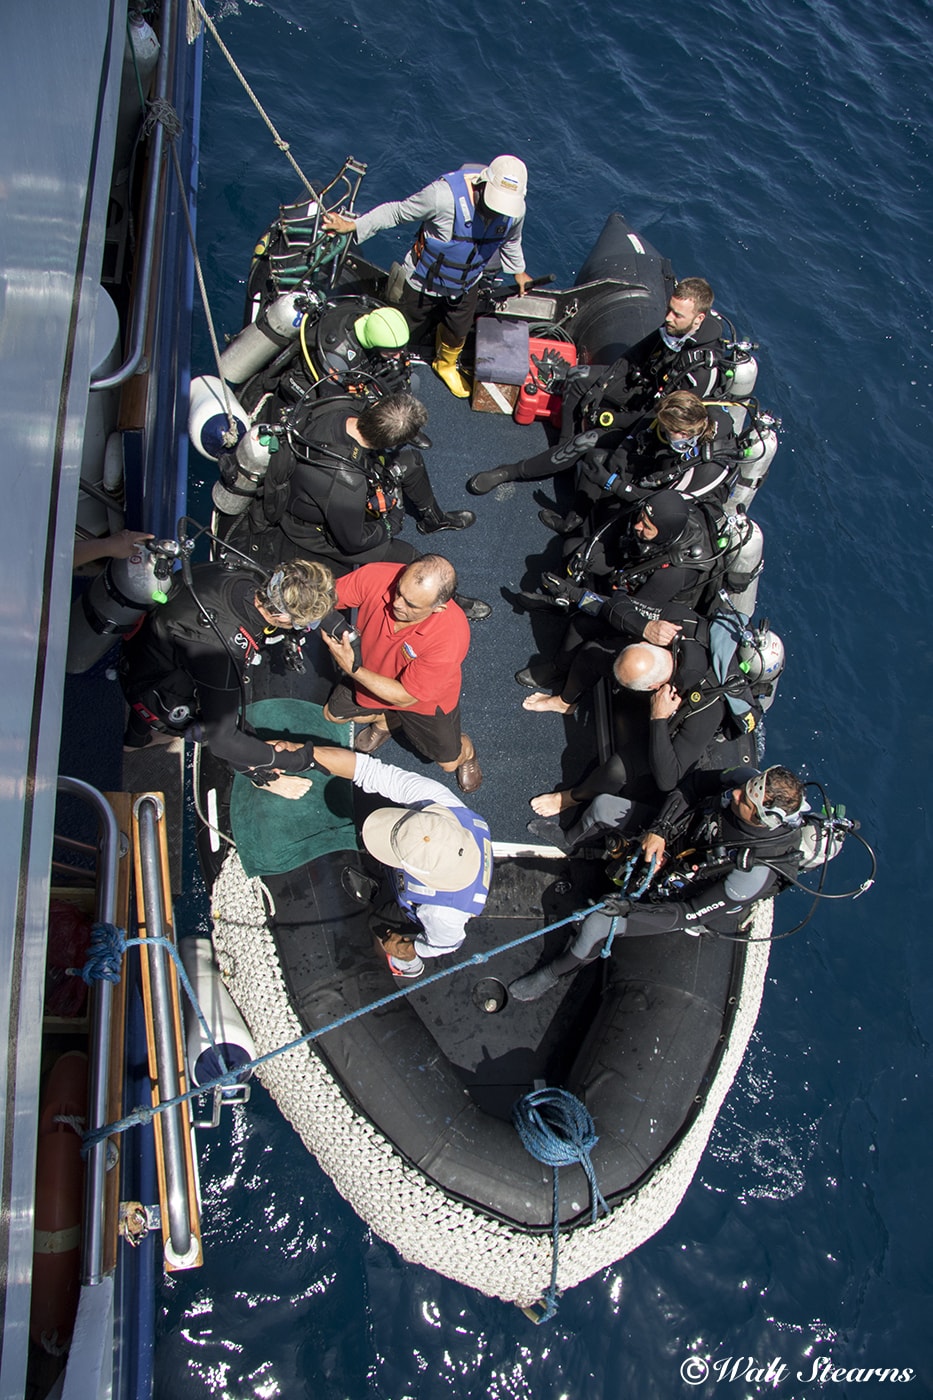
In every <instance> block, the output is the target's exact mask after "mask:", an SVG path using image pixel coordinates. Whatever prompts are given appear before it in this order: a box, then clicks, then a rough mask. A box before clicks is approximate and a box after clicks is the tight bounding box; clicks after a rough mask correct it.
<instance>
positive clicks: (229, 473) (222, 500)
mask: <svg viewBox="0 0 933 1400" xmlns="http://www.w3.org/2000/svg"><path fill="white" fill-rule="evenodd" d="M278 445H279V441H278V438H277V437H276V435H275V432H274V431H273V429H272V428H269V427H267V426H266V425H265V424H264V423H257V424H255V425H254V426H253V427H252V428H250V430H249V432H248V433H246V434H245V435H244V436H243V437H241V438H240V441H239V442H238V443H237V445H236V451H234V452H225V453H224V454H223V456H222V457H221V458H220V460H219V462H218V468H219V471H220V480H219V481H215V482H214V485H213V486H212V487H211V497H212V499H213V502H214V505H215V506H216V507H217V509H218V510H219V511H220V512H221V514H222V515H242V514H243V512H244V511H245V510H247V509H248V507H249V504H250V502H251V501H252V500H253V498H254V497H255V496H256V494H257V493H258V491H259V489H260V487H261V486H262V483H263V480H264V478H265V475H266V468H267V467H268V465H269V462H270V460H271V456H272V453H273V452H275V451H276V450H277V449H278Z"/></svg>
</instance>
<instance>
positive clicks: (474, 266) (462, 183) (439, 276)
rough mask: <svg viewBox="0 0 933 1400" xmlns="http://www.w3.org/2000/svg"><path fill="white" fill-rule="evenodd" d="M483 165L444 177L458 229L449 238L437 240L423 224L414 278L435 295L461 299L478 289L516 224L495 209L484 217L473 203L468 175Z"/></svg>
mask: <svg viewBox="0 0 933 1400" xmlns="http://www.w3.org/2000/svg"><path fill="white" fill-rule="evenodd" d="M482 169H483V167H482V166H480V165H467V166H464V167H463V168H462V169H460V170H452V171H450V172H449V173H448V174H447V175H444V176H442V179H443V180H445V181H446V183H447V185H448V186H449V188H450V192H451V194H452V195H453V200H454V226H453V230H452V232H451V236H450V238H449V239H447V240H445V239H441V238H433V237H431V235H430V234H428V233H426V231H425V227H424V225H422V227H421V229H420V231H419V233H418V236H417V238H416V239H415V242H414V244H413V246H412V250H411V256H412V261H413V263H414V273H413V276H414V278H415V280H416V281H417V283H418V284H419V285H420V286H421V287H423V289H424V291H426V292H428V293H429V294H430V295H432V296H460V295H462V293H463V292H466V291H468V290H469V289H470V288H471V287H473V286H475V285H476V283H477V282H478V281H479V279H480V278H481V277H482V275H483V272H484V270H485V268H486V266H487V264H488V263H489V262H490V261H491V260H492V259H493V258H494V257H495V255H496V253H498V251H499V249H500V248H501V247H502V245H503V243H504V242H505V240H506V239H507V238H508V236H509V233H510V232H511V230H512V227H513V225H514V223H515V220H514V219H510V218H508V217H507V216H506V215H505V214H497V213H495V212H494V211H493V210H489V211H487V213H486V214H485V215H484V214H482V213H480V212H479V211H478V210H477V209H476V208H475V206H474V204H473V199H472V197H471V193H470V191H469V190H468V189H467V178H466V177H467V175H472V174H479V172H480V171H481V170H482Z"/></svg>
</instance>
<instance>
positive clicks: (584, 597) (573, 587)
mask: <svg viewBox="0 0 933 1400" xmlns="http://www.w3.org/2000/svg"><path fill="white" fill-rule="evenodd" d="M541 586H542V588H545V589H547V591H548V593H550V594H551V595H552V597H553V598H554V601H555V602H556V604H557V606H558V607H559V608H569V607H571V606H572V605H573V604H574V603H576V605H577V607H578V608H579V609H580V611H581V612H585V613H589V614H590V616H591V617H596V616H597V615H598V613H599V611H600V609H601V608H602V605H603V603H604V602H605V601H606V600H605V598H604V597H603V596H602V594H601V593H593V592H591V591H590V589H589V588H583V587H582V586H581V585H580V584H579V583H573V582H571V580H570V579H569V578H561V576H560V575H559V574H542V575H541Z"/></svg>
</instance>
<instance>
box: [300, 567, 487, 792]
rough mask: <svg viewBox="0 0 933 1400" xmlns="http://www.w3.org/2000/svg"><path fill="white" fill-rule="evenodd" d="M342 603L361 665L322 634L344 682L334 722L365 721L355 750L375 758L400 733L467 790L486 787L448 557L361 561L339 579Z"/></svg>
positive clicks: (331, 703) (464, 631)
mask: <svg viewBox="0 0 933 1400" xmlns="http://www.w3.org/2000/svg"><path fill="white" fill-rule="evenodd" d="M336 586H337V607H338V608H356V610H357V621H356V625H357V629H358V631H359V644H358V646H359V661H357V657H356V656H355V655H354V649H353V645H352V643H351V641H350V640H349V639H348V637H347V636H346V634H344V635H343V636H342V637H341V638H340V639H339V640H337V639H335V638H334V637H332V636H330V635H329V634H328V633H327V632H326V631H324V630H323V629H322V633H321V635H322V636H323V638H324V641H325V643H326V644H327V647H328V650H329V651H330V653H331V655H332V656H333V658H334V660H335V661H336V663H337V665H338V666H339V667H340V669H341V670H342V671H343V672H344V674H345V675H346V676H347V679H348V681H350V682H352V684H347V683H346V682H343V681H341V682H339V683H338V684H337V686H336V687H335V688H334V690H333V692H332V693H331V695H330V698H329V699H328V701H327V705H326V706H325V708H324V714H325V716H326V718H327V719H330V720H333V721H335V722H336V723H337V724H345V723H347V721H348V720H351V719H352V720H358V721H360V720H362V721H365V725H366V727H365V728H364V729H362V730H361V732H360V733H359V734H358V735H357V736H356V741H355V743H354V748H355V749H356V750H357V751H358V752H359V753H369V754H372V753H375V752H376V750H377V749H379V748H381V747H382V745H383V744H384V743H386V741H387V740H388V739H389V738H391V735H392V731H393V730H399V729H400V730H402V732H403V733H404V734H405V735H407V737H408V739H409V740H410V742H411V743H412V745H413V746H414V747H415V748H416V749H417V750H418V752H419V753H420V754H423V755H424V757H425V758H430V759H433V760H434V761H435V762H436V763H437V764H438V766H439V767H440V768H442V769H443V770H444V772H445V773H453V772H456V774H457V783H458V784H459V787H460V790H461V792H475V791H476V790H477V788H478V787H479V785H480V783H481V782H482V781H483V775H482V772H481V771H480V766H479V763H478V761H477V758H476V750H475V749H474V748H473V742H472V740H471V739H470V737H469V735H467V734H464V733H462V732H461V729H460V684H461V665H462V663H463V658H464V657H465V656H466V654H467V650H468V648H469V645H470V626H469V623H468V622H467V619H466V617H465V615H464V613H463V611H462V609H461V608H459V607H458V606H457V604H456V603H455V602H454V601H453V595H454V591H455V589H456V587H457V575H456V572H455V571H454V566H453V565H452V564H451V562H450V560H449V559H444V558H442V557H441V556H440V555H439V554H426V555H424V556H423V557H422V558H420V559H416V560H415V561H414V562H413V563H411V564H408V565H402V564H397V563H395V564H393V563H377V564H364V565H363V567H362V568H360V569H357V570H356V572H355V573H352V574H347V575H346V576H345V577H344V578H341V579H338V580H337V585H336Z"/></svg>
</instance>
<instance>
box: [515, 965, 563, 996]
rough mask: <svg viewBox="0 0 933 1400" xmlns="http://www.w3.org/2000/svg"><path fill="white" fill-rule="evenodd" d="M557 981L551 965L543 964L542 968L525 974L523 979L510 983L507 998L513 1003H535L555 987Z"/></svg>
mask: <svg viewBox="0 0 933 1400" xmlns="http://www.w3.org/2000/svg"><path fill="white" fill-rule="evenodd" d="M559 981H560V978H559V977H558V975H557V973H556V972H555V971H554V969H553V967H552V965H551V963H545V965H544V967H539V968H538V969H537V971H535V972H526V974H525V976H524V977H519V978H518V980H517V981H515V982H512V983H510V985H509V996H510V997H512V998H513V1000H514V1001H537V1000H538V998H539V997H543V996H544V994H545V992H549V991H550V990H551V988H552V987H556V986H557V984H558V982H559Z"/></svg>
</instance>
